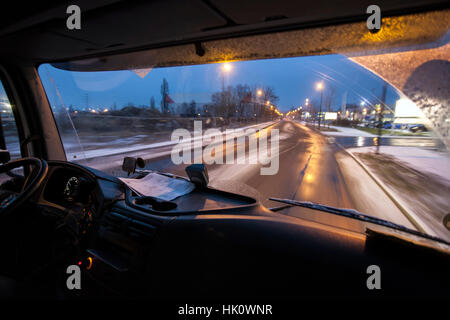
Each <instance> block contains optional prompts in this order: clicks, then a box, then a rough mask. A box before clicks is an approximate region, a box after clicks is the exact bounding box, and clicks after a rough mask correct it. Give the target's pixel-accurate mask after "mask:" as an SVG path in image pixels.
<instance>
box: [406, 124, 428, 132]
mask: <svg viewBox="0 0 450 320" xmlns="http://www.w3.org/2000/svg"><path fill="white" fill-rule="evenodd" d="M409 131H411V132H426V131H428V129H427V127H425V126H424V125H423V124H415V125H412V126H410V127H409Z"/></svg>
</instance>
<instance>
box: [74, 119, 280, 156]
mask: <svg viewBox="0 0 450 320" xmlns="http://www.w3.org/2000/svg"><path fill="white" fill-rule="evenodd" d="M272 123H274V122H273V121H271V122H265V123H260V124H256V125H251V126H246V127H242V128H233V129H227V130H229V132H230V133H233V132H236V131H238V132H239V131H240V130H246V129H250V128H254V129H256V130H259V129H262V128H264V127H267V126H269V125H271V124H272ZM224 133H225V132H224ZM242 134H244V133H242ZM210 137H211V135H209V136H208V135H206V136H203V137H201V139H202V138H203V140H204V141H203V143H207V141H206V140H205V139H208V138H210ZM126 139H129V138H126ZM123 140H124V139H123V138H119V139H117V140H116V143H114V144H111V143H109V144H108V147H107V148H96V149H92V150H84V151H78V152H70V149H71V148H79V146H77V145H73V146H70V145H69V146H68V145H67V144H66V145H65V148H66V150H67V149H69V150H68V151H67V152H66V154H67V158H68V159H74V158H79V159H91V158H97V157H101V156H110V155H115V154H124V153H129V152H133V151H140V150H145V149H155V148H161V147H167V146H171V145H176V144H178V143H179V141H162V142H155V143H150V144H132V145H130V143H129V142H128V143H124V141H123ZM196 140H198V138H191V139H190V140H188V141H186V143H188V142H189V143H190V142H192V141H196ZM119 145H125V146H123V147H119ZM74 156H76V157H74Z"/></svg>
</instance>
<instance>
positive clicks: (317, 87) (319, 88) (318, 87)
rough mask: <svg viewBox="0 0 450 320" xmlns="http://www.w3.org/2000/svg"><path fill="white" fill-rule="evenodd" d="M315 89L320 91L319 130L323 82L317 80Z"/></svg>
mask: <svg viewBox="0 0 450 320" xmlns="http://www.w3.org/2000/svg"><path fill="white" fill-rule="evenodd" d="M316 89H317V90H319V91H320V106H319V131H320V115H321V114H322V100H323V89H324V85H323V82H318V83H317V84H316Z"/></svg>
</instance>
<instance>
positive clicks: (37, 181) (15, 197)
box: [0, 157, 48, 216]
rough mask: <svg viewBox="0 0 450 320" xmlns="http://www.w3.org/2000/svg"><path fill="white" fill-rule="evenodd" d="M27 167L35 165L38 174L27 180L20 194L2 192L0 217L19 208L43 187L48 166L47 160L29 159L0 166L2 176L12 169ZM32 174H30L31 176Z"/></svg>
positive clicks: (0, 192)
mask: <svg viewBox="0 0 450 320" xmlns="http://www.w3.org/2000/svg"><path fill="white" fill-rule="evenodd" d="M26 165H33V166H34V167H35V169H36V174H34V176H33V177H32V178H31V179H30V180H28V178H29V177H28V178H27V179H26V180H25V185H24V187H23V188H22V191H21V192H20V193H15V192H9V191H7V190H1V191H0V194H1V200H0V216H3V215H5V214H6V213H8V212H11V211H12V210H13V209H14V208H17V207H18V206H20V205H21V204H23V203H24V202H26V201H27V200H28V199H29V198H30V197H31V196H32V195H33V194H34V193H35V192H36V191H37V189H39V187H40V186H41V184H42V182H43V181H44V178H45V177H46V176H47V172H48V165H47V162H46V161H45V160H42V159H38V158H34V157H27V158H21V159H17V160H13V161H10V162H7V163H5V164H2V165H0V174H2V173H5V172H8V171H11V170H12V169H15V168H19V167H23V166H26ZM31 174H32V173H31V172H30V175H31Z"/></svg>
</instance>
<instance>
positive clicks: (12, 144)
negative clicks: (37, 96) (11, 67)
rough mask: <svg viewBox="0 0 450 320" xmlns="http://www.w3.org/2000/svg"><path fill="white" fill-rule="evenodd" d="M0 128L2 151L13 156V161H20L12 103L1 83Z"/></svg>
mask: <svg viewBox="0 0 450 320" xmlns="http://www.w3.org/2000/svg"><path fill="white" fill-rule="evenodd" d="M0 126H1V130H0V149H7V150H8V151H9V153H10V154H11V159H19V158H20V157H21V152H20V140H19V133H18V131H17V126H16V120H15V119H14V113H13V111H12V107H11V103H10V101H9V98H8V96H7V95H6V91H5V88H4V87H3V83H2V82H1V81H0Z"/></svg>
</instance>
